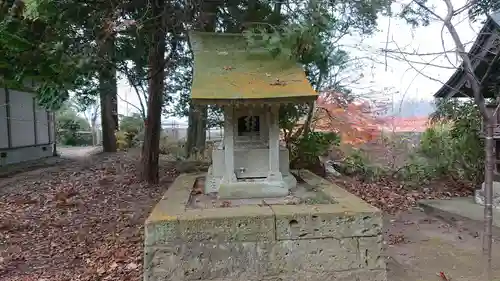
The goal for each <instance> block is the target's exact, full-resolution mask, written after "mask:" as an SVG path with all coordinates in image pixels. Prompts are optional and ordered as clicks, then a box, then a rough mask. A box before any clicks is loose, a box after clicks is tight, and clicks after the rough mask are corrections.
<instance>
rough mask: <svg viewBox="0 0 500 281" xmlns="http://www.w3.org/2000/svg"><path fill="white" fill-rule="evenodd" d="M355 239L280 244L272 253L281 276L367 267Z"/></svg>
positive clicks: (298, 241)
mask: <svg viewBox="0 0 500 281" xmlns="http://www.w3.org/2000/svg"><path fill="white" fill-rule="evenodd" d="M357 244H358V242H357V240H356V239H355V238H345V239H341V240H338V239H311V240H285V241H278V242H277V243H276V244H275V246H273V250H272V253H271V260H272V263H273V267H274V268H277V270H275V271H277V272H279V273H283V272H295V271H308V272H316V273H318V272H333V271H341V270H348V269H357V268H361V267H363V263H362V262H363V260H362V259H360V258H359V253H358V245H357Z"/></svg>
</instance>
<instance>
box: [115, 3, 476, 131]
mask: <svg viewBox="0 0 500 281" xmlns="http://www.w3.org/2000/svg"><path fill="white" fill-rule="evenodd" d="M452 2H453V4H454V5H455V9H457V8H459V7H461V6H463V4H464V3H465V1H464V0H453V1H452ZM429 3H431V5H432V6H433V7H435V8H434V11H435V12H436V13H437V14H438V15H440V16H444V15H445V14H446V6H445V5H444V2H443V1H442V0H429ZM402 4H404V3H402ZM400 7H401V3H397V4H394V5H393V9H395V10H397V9H400ZM454 23H455V26H456V28H457V31H458V33H459V35H460V38H461V40H462V42H463V43H464V44H466V49H468V47H470V46H471V44H472V43H473V41H474V40H475V38H476V36H477V34H478V33H479V30H480V28H481V24H480V23H470V22H469V21H468V19H467V18H466V17H465V15H463V16H461V17H456V18H455V19H454ZM378 29H379V30H378V31H377V32H375V33H374V34H373V35H371V36H370V37H366V38H361V37H359V36H350V37H346V38H344V39H342V40H341V41H340V42H339V44H341V45H342V46H343V47H344V48H345V50H346V51H348V53H349V54H350V56H351V57H360V58H361V57H366V58H367V59H364V60H363V62H364V64H365V67H363V68H357V69H356V72H355V73H352V76H353V77H361V76H362V77H363V78H362V79H359V80H357V81H356V83H354V84H350V85H349V86H350V87H351V88H352V89H353V90H354V92H356V93H358V94H359V95H361V96H363V95H368V93H372V94H371V96H376V97H379V98H382V99H385V100H388V99H389V100H394V101H399V100H401V99H405V100H407V99H417V100H421V99H424V100H432V97H433V94H434V93H435V92H436V91H437V90H439V88H440V87H441V86H442V85H443V83H444V82H446V81H447V80H448V78H449V77H450V76H451V75H452V74H453V72H454V71H455V70H454V68H456V66H458V65H459V63H457V61H459V60H458V58H457V56H456V54H453V53H448V54H447V56H445V55H444V54H443V50H447V51H450V50H453V49H454V47H455V45H454V44H453V41H452V39H451V37H450V36H449V33H448V32H446V29H445V30H444V31H443V32H442V30H443V24H442V22H440V21H439V20H431V24H430V25H429V26H426V27H417V28H412V27H411V26H410V25H408V24H406V22H404V20H401V19H397V18H394V17H393V18H388V17H381V18H380V19H379V21H378ZM384 50H392V51H393V52H384ZM398 51H403V52H408V53H418V54H428V53H438V54H437V55H432V56H431V55H425V56H423V55H416V56H410V55H406V56H405V59H406V60H407V61H405V59H403V58H401V55H400V54H398ZM397 57H399V59H398V58H397ZM409 61H411V62H409ZM429 63H431V64H432V65H429ZM373 93H375V94H373ZM118 94H119V100H118V111H119V114H124V115H127V114H131V113H132V112H137V110H136V108H134V105H135V106H137V104H138V98H137V96H136V94H135V92H134V91H133V89H132V88H131V87H130V86H129V85H128V84H127V83H126V81H119V83H118ZM124 100H126V101H127V102H125V101H124ZM172 121H177V122H182V123H184V122H185V121H186V120H185V119H184V118H180V119H179V118H176V117H164V118H163V122H172Z"/></svg>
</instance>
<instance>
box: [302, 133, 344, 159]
mask: <svg viewBox="0 0 500 281" xmlns="http://www.w3.org/2000/svg"><path fill="white" fill-rule="evenodd" d="M339 144H340V136H339V135H337V134H336V133H321V132H310V133H308V134H306V135H303V136H301V137H299V138H298V139H297V140H296V141H295V142H294V143H293V147H292V159H293V158H300V161H305V162H314V161H316V159H317V158H318V157H319V156H323V155H324V154H325V153H327V152H328V151H329V150H330V148H331V147H332V146H333V145H334V146H338V145H339Z"/></svg>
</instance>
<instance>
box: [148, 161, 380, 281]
mask: <svg viewBox="0 0 500 281" xmlns="http://www.w3.org/2000/svg"><path fill="white" fill-rule="evenodd" d="M300 175H301V177H302V179H304V181H305V182H306V183H307V184H308V186H311V187H313V188H314V190H316V191H317V192H321V193H322V194H323V195H324V196H328V197H330V198H334V199H335V202H332V203H323V204H316V203H314V204H298V205H285V204H274V205H269V204H249V205H242V206H235V207H217V206H215V207H213V208H208V209H190V208H188V207H187V204H188V201H189V198H190V192H191V188H192V186H193V182H194V181H195V179H196V178H197V177H199V176H200V174H194V175H193V174H185V175H181V176H179V177H178V178H177V179H176V181H175V182H174V183H173V184H172V185H171V186H170V187H169V189H168V190H167V192H166V193H165V195H164V196H163V198H162V200H161V201H160V202H159V203H158V204H157V206H156V207H155V208H154V210H153V212H152V214H151V215H150V216H149V218H148V219H147V221H146V227H145V251H144V281H160V280H161V281H170V280H172V281H174V280H175V281H191V280H205V281H208V280H218V281H248V280H265V281H279V280H292V281H303V280H308V281H324V280H332V281H341V280H342V281H359V280H370V281H386V280H387V279H386V268H385V261H384V258H383V255H382V248H383V246H382V245H383V243H382V213H381V212H380V210H378V209H376V208H374V207H372V206H370V205H368V204H367V203H365V202H364V201H362V200H361V199H359V198H357V197H356V196H354V195H352V194H350V193H348V192H347V191H345V190H343V189H341V188H339V187H338V186H336V185H333V184H331V183H329V182H327V181H326V180H324V179H322V178H319V177H318V176H316V175H314V174H312V173H311V172H308V171H300Z"/></svg>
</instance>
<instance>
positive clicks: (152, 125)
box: [142, 0, 175, 183]
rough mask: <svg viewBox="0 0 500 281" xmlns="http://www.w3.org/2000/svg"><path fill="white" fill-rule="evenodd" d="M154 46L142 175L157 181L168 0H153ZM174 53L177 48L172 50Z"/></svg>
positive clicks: (149, 180) (150, 51)
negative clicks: (166, 2) (166, 1)
mask: <svg viewBox="0 0 500 281" xmlns="http://www.w3.org/2000/svg"><path fill="white" fill-rule="evenodd" d="M149 3H150V4H151V17H152V18H153V24H152V26H151V41H150V42H151V45H150V47H149V48H150V49H149V88H148V111H147V112H148V114H147V119H146V131H145V135H144V144H143V147H142V164H143V165H142V167H143V170H142V178H143V179H144V180H146V181H148V182H150V183H157V182H158V155H159V143H160V130H161V109H162V105H163V87H164V79H165V65H164V63H165V62H164V61H165V51H166V45H165V26H166V24H165V20H166V17H167V16H168V15H167V13H166V9H167V5H166V4H165V1H163V0H159V1H151V2H149ZM173 51H174V52H175V50H173Z"/></svg>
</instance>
